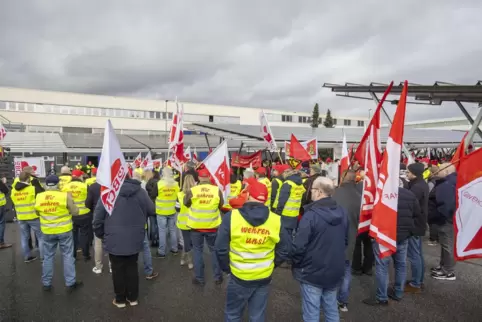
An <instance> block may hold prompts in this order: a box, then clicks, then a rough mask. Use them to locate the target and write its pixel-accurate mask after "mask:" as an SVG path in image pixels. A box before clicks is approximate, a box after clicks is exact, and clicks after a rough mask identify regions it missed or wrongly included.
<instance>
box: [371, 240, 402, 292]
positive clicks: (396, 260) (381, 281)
mask: <svg viewBox="0 0 482 322" xmlns="http://www.w3.org/2000/svg"><path fill="white" fill-rule="evenodd" d="M407 248H408V240H404V241H403V242H401V243H397V252H396V253H395V254H393V255H392V256H391V257H392V259H393V264H394V266H395V284H394V287H393V288H394V291H395V296H396V297H397V298H399V299H401V298H402V297H403V291H404V289H405V280H406V278H407ZM373 254H374V255H375V275H376V280H377V294H376V297H377V300H379V301H388V294H387V293H388V278H389V277H388V266H389V264H390V257H385V258H380V250H379V248H378V243H377V242H376V241H373Z"/></svg>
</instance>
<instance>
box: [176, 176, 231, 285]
mask: <svg viewBox="0 0 482 322" xmlns="http://www.w3.org/2000/svg"><path fill="white" fill-rule="evenodd" d="M184 205H185V206H186V207H187V208H190V209H189V216H188V219H187V226H188V227H190V228H191V240H192V245H193V257H194V258H193V259H194V275H195V277H194V279H193V284H196V285H204V258H203V248H204V241H206V243H207V244H208V247H209V251H210V252H211V259H212V268H213V274H214V281H215V283H216V284H218V285H219V284H222V282H223V275H222V272H221V269H220V268H219V263H218V260H217V257H216V253H215V251H214V242H215V240H216V233H217V230H218V227H219V225H220V224H221V209H222V207H223V205H224V198H223V194H222V192H221V190H219V188H218V187H216V186H214V185H212V184H211V175H210V174H209V171H208V170H206V169H203V170H200V171H199V185H197V186H194V187H192V188H191V190H190V191H188V192H187V193H186V195H185V196H184Z"/></svg>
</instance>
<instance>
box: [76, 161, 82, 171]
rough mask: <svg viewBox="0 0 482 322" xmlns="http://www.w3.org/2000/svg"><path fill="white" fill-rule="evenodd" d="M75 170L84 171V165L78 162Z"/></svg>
mask: <svg viewBox="0 0 482 322" xmlns="http://www.w3.org/2000/svg"><path fill="white" fill-rule="evenodd" d="M75 170H82V164H81V163H80V162H77V165H76V166H75Z"/></svg>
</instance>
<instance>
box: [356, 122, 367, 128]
mask: <svg viewBox="0 0 482 322" xmlns="http://www.w3.org/2000/svg"><path fill="white" fill-rule="evenodd" d="M357 123H358V126H359V127H364V126H365V122H364V121H358V122H357Z"/></svg>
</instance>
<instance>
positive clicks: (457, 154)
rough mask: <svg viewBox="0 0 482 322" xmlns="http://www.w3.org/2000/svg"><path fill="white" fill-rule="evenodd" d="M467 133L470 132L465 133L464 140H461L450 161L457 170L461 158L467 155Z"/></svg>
mask: <svg viewBox="0 0 482 322" xmlns="http://www.w3.org/2000/svg"><path fill="white" fill-rule="evenodd" d="M467 134H469V132H466V133H465V135H464V137H463V138H462V141H460V143H459V145H458V146H457V150H455V153H454V155H453V157H452V160H451V161H450V163H452V164H453V165H454V166H455V168H456V169H457V170H458V169H459V165H460V162H459V160H461V159H462V158H463V157H464V156H465V138H466V137H467Z"/></svg>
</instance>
